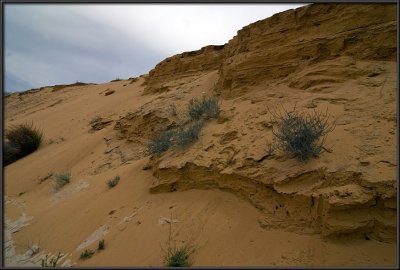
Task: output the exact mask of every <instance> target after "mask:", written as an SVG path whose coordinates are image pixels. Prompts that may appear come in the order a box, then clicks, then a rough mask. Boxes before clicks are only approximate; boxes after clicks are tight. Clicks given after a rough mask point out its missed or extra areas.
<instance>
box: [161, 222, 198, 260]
mask: <svg viewBox="0 0 400 270" xmlns="http://www.w3.org/2000/svg"><path fill="white" fill-rule="evenodd" d="M170 220H173V219H172V215H171V219H170ZM168 224H169V235H168V241H167V244H166V245H167V247H166V250H163V251H164V254H165V255H164V264H165V266H166V267H190V266H191V265H192V263H191V255H192V254H193V252H194V246H191V245H189V244H186V245H184V246H181V247H177V245H176V240H175V239H173V235H172V222H171V223H168Z"/></svg>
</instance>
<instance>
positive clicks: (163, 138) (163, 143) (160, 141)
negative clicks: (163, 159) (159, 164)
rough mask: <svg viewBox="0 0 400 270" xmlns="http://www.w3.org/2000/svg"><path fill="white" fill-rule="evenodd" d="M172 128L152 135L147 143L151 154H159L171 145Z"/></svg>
mask: <svg viewBox="0 0 400 270" xmlns="http://www.w3.org/2000/svg"><path fill="white" fill-rule="evenodd" d="M173 136H174V131H173V130H165V131H162V132H161V133H160V134H158V135H157V136H156V137H154V138H153V139H152V140H151V141H150V144H149V145H148V148H149V151H150V153H151V154H153V155H161V154H162V153H163V152H165V151H167V150H168V149H169V148H170V147H171V146H172V141H171V139H172V137H173Z"/></svg>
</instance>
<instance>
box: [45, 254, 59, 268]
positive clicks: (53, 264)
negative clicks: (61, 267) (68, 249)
mask: <svg viewBox="0 0 400 270" xmlns="http://www.w3.org/2000/svg"><path fill="white" fill-rule="evenodd" d="M61 257H62V255H61V252H58V255H57V257H54V256H53V257H52V258H51V259H50V260H49V261H48V255H46V258H44V259H42V262H41V265H42V267H57V263H58V260H59V259H60V258H61Z"/></svg>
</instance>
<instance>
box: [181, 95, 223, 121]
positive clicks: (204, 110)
mask: <svg viewBox="0 0 400 270" xmlns="http://www.w3.org/2000/svg"><path fill="white" fill-rule="evenodd" d="M187 113H188V115H189V117H190V118H191V119H192V120H199V119H201V118H204V119H206V120H208V119H211V118H217V117H218V115H219V113H220V109H219V102H218V99H217V98H216V97H206V96H203V98H202V99H201V100H199V99H197V98H193V99H191V100H190V101H189V104H188V110H187Z"/></svg>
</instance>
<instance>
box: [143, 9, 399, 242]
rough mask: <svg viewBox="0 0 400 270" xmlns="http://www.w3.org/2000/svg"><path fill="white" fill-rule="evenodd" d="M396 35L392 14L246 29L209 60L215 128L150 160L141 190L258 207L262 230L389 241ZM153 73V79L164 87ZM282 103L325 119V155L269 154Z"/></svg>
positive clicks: (347, 14)
mask: <svg viewBox="0 0 400 270" xmlns="http://www.w3.org/2000/svg"><path fill="white" fill-rule="evenodd" d="M396 31H397V26H396V6H395V5H390V4H370V5H366V4H352V5H348V4H314V5H309V6H306V7H303V8H299V9H296V10H290V11H286V12H283V13H279V14H277V15H274V16H273V17H271V18H268V19H266V20H262V21H258V22H256V23H254V24H251V25H249V26H247V27H244V28H243V29H242V30H240V31H239V32H238V35H237V36H236V37H234V38H233V39H232V40H230V41H229V43H228V44H226V45H225V46H224V48H223V49H222V50H221V56H219V57H221V59H222V62H221V63H220V66H219V75H218V76H219V79H218V81H217V83H216V85H215V88H214V90H215V92H216V93H217V94H219V95H220V96H221V97H222V98H223V99H222V102H221V109H222V112H221V119H219V120H215V121H213V122H210V123H208V124H207V125H206V127H205V128H204V130H203V131H202V136H201V137H200V140H199V141H198V142H196V143H195V144H193V145H191V146H190V148H188V149H184V150H181V151H174V153H172V152H170V151H167V152H166V153H165V154H163V155H162V156H161V157H159V158H152V159H151V161H150V163H149V164H148V166H146V168H148V169H151V170H152V171H153V174H154V176H155V178H156V179H157V180H155V182H154V183H153V186H152V188H151V192H154V193H157V192H172V191H183V190H188V189H218V190H222V191H227V192H231V193H233V194H235V195H237V196H238V197H240V198H243V199H244V200H247V201H248V202H250V203H251V204H252V205H253V206H255V207H256V208H258V209H260V211H261V212H262V213H263V218H261V219H260V225H261V226H262V227H265V228H284V229H287V230H289V231H294V232H297V233H318V234H321V235H322V236H325V237H332V236H339V235H347V234H351V235H360V236H363V237H365V238H368V239H377V240H379V241H388V242H393V241H395V240H396V228H397V219H396V211H397V207H396V200H397V199H396V198H397V183H396V167H397V162H396V152H395V149H396V147H395V145H396V138H395V134H396V132H395V130H396V128H397V127H396V119H397V118H396V106H395V104H396V98H395V96H396V94H395V93H396V63H395V61H396V50H397V44H396ZM196 53H199V52H196ZM192 60H195V59H194V58H193V59H192ZM176 61H178V60H176ZM168 65H171V66H170V67H168ZM192 65H195V63H192ZM215 66H217V65H216V64H215ZM175 68H176V66H175ZM169 69H170V70H173V69H174V64H173V62H172V60H171V61H170V62H166V61H165V62H164V63H163V70H169ZM163 72H164V71H162V70H161V69H160V68H156V69H154V70H153V73H152V75H151V76H153V77H154V78H157V77H158V78H161V77H162V76H165V77H164V79H163V80H164V81H163V82H164V83H165V84H167V83H168V80H167V78H168V77H167V74H170V73H163ZM181 72H184V71H183V70H182V71H181ZM157 73H158V74H157ZM179 74H180V75H179V76H184V73H179ZM188 74H189V73H188ZM171 78H172V80H174V78H176V77H174V76H172V77H171ZM282 104H284V105H285V107H286V109H289V108H290V107H292V106H294V105H295V104H296V106H297V108H298V109H299V110H305V111H312V110H314V109H315V110H318V111H325V110H326V109H329V111H330V112H331V119H330V120H331V121H335V123H336V128H335V130H334V131H332V132H331V133H330V134H329V135H328V137H327V140H326V144H327V146H328V148H329V149H331V150H332V151H331V150H330V151H326V152H325V153H323V154H321V155H320V157H318V158H313V159H312V160H311V161H309V162H307V163H302V162H299V161H297V160H295V159H293V158H291V157H289V156H287V155H285V154H284V153H279V152H278V153H273V154H270V153H268V143H269V142H271V141H272V139H273V134H272V128H273V127H274V125H275V124H276V123H274V121H273V117H272V115H271V113H270V111H269V108H274V107H275V108H276V107H278V108H279V106H280V105H282ZM154 106H155V104H154ZM160 106H161V103H160ZM165 125H167V124H164V126H165Z"/></svg>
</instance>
